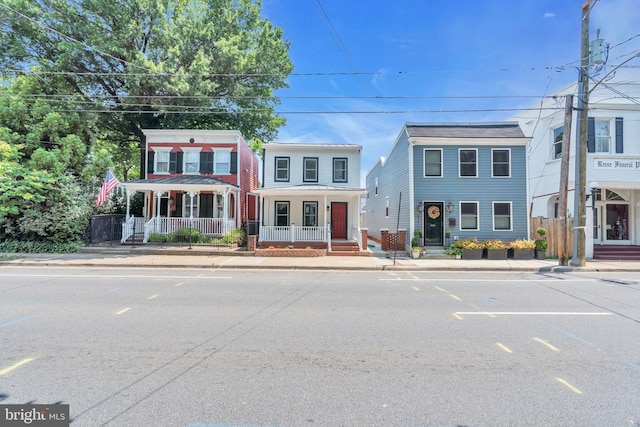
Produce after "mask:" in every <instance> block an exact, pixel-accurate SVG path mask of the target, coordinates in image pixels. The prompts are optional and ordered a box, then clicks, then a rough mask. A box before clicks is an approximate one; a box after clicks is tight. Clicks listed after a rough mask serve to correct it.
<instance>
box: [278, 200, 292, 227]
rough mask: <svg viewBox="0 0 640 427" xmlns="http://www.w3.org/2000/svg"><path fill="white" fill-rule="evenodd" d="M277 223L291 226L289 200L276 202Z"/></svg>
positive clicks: (281, 225)
mask: <svg viewBox="0 0 640 427" xmlns="http://www.w3.org/2000/svg"><path fill="white" fill-rule="evenodd" d="M276 225H277V226H280V227H288V226H289V202H276Z"/></svg>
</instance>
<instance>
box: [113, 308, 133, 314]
mask: <svg viewBox="0 0 640 427" xmlns="http://www.w3.org/2000/svg"><path fill="white" fill-rule="evenodd" d="M129 310H131V307H127V308H123V309H122V310H120V311H116V313H115V314H116V316H119V315H121V314H123V313H126V312H127V311H129Z"/></svg>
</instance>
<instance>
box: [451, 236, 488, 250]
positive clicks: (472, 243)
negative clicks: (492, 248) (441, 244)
mask: <svg viewBox="0 0 640 427" xmlns="http://www.w3.org/2000/svg"><path fill="white" fill-rule="evenodd" d="M451 246H453V247H454V248H459V249H482V243H480V242H478V239H476V238H475V237H467V238H466V239H458V240H456V241H455V242H454V243H453V244H452V245H451Z"/></svg>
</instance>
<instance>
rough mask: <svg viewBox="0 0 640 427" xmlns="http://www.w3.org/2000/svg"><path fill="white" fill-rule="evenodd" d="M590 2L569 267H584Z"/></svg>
mask: <svg viewBox="0 0 640 427" xmlns="http://www.w3.org/2000/svg"><path fill="white" fill-rule="evenodd" d="M591 2H592V0H587V1H586V2H585V3H584V4H583V5H582V27H581V36H580V77H579V79H578V109H577V110H578V112H577V118H576V121H577V128H578V136H577V138H576V167H575V169H576V170H575V177H574V192H573V206H574V208H573V254H572V257H571V265H572V266H577V267H580V266H584V265H585V264H586V261H585V240H586V228H585V227H586V201H587V199H586V188H585V187H586V185H587V177H586V174H587V123H588V117H589V59H590V57H589V56H590V55H589V12H590V10H591Z"/></svg>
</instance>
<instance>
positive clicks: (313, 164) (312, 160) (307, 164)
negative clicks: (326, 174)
mask: <svg viewBox="0 0 640 427" xmlns="http://www.w3.org/2000/svg"><path fill="white" fill-rule="evenodd" d="M302 162H303V165H304V172H303V176H302V180H303V181H304V182H318V158H317V157H305V158H304V159H302Z"/></svg>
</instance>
